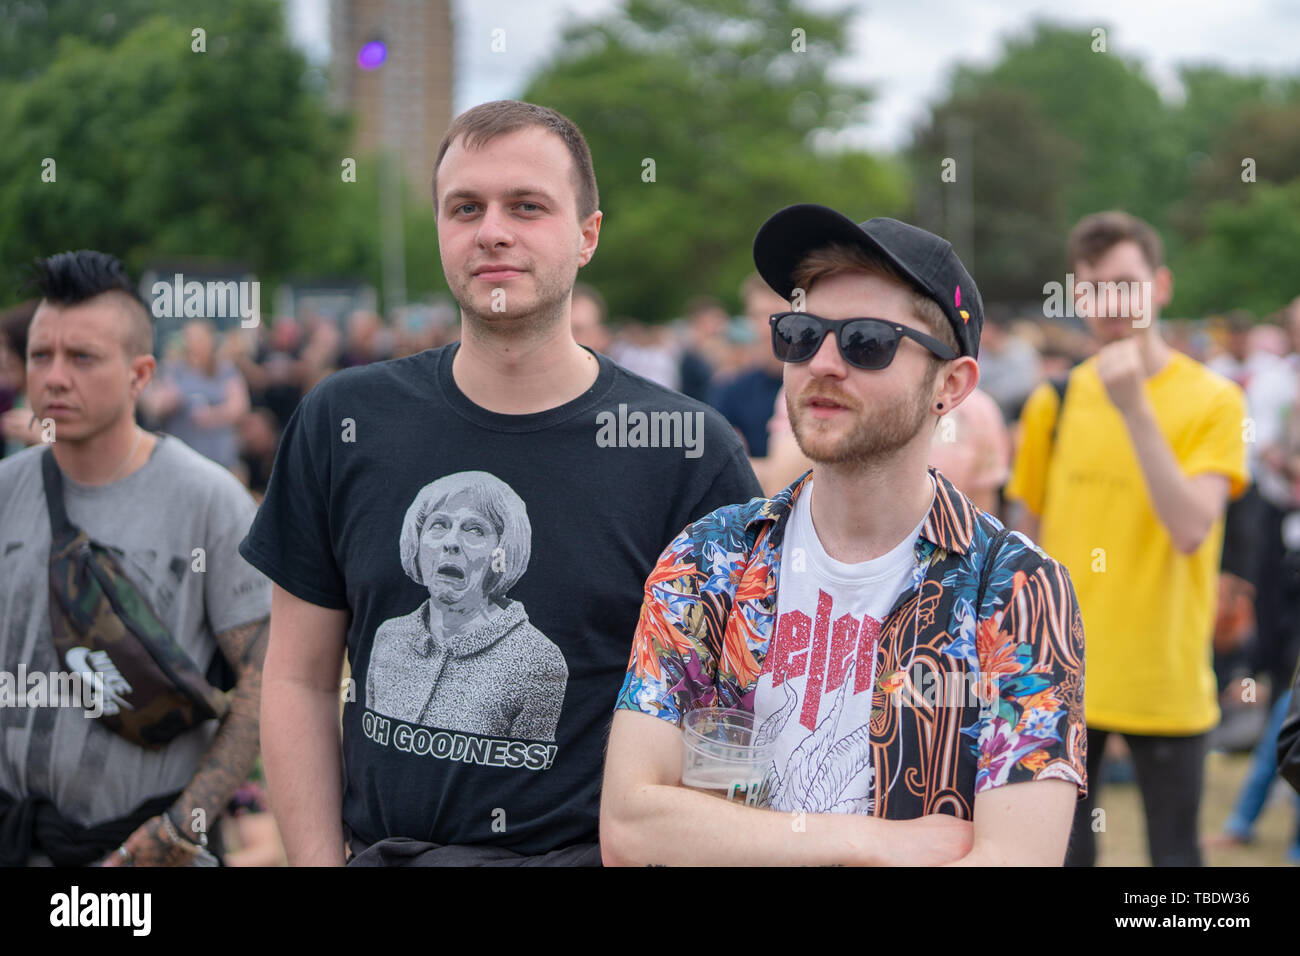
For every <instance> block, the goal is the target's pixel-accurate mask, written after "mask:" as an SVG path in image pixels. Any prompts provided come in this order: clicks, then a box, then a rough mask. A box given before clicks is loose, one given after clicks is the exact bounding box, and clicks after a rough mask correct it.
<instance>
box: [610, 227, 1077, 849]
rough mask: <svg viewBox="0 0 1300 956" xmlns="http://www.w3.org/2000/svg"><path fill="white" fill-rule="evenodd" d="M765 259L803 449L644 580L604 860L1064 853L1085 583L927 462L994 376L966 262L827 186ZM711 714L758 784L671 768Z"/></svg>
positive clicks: (761, 266) (698, 528)
mask: <svg viewBox="0 0 1300 956" xmlns="http://www.w3.org/2000/svg"><path fill="white" fill-rule="evenodd" d="M754 261H755V264H756V265H757V267H758V271H759V274H760V275H762V277H763V278H764V280H766V282H767V283H768V285H770V286H771V287H772V289H773V290H774V291H775V292H776V293H777V294H778V295H780V296H781V297H782V298H785V299H787V300H789V301H790V302H791V304H792V305H794V306H795V307H796V308H799V309H800V310H799V311H792V312H784V313H778V314H776V315H774V316H772V319H771V329H772V346H773V350H774V352H775V353H776V355H777V356H778V357H780V358H781V359H782V360H783V361H784V362H785V363H786V366H785V389H786V396H787V398H786V400H787V404H788V407H789V413H790V421H791V424H792V426H793V429H794V433H795V437H796V438H797V440H798V442H799V445H800V447H801V448H802V449H803V452H804V454H806V455H807V456H808V457H809V458H810V459H811V460H812V461H813V462H814V468H813V470H812V471H811V472H810V473H809V474H807V475H804V476H803V477H802V478H800V479H799V480H798V481H796V482H795V483H794V484H793V485H791V486H790V487H789V488H787V489H785V490H784V491H782V492H781V493H780V494H778V495H776V496H775V497H774V498H771V499H766V500H765V499H755V500H753V501H751V502H749V503H748V504H740V505H732V506H728V507H726V508H721V509H719V510H717V511H715V512H713V513H712V514H710V515H708V516H706V517H704V518H702V519H701V520H699V521H697V522H695V523H693V524H691V525H689V526H687V528H686V529H685V530H684V531H683V532H682V533H681V534H680V535H678V537H677V538H676V539H674V541H673V542H672V544H670V545H669V546H668V549H667V550H666V551H665V552H664V554H663V555H662V556H661V558H660V560H659V564H658V565H657V567H656V568H655V570H654V572H653V573H652V574H651V576H650V578H649V579H648V581H647V582H646V589H645V598H644V602H643V605H642V609H641V618H640V622H639V624H638V626H637V633H636V637H635V639H634V641H633V649H632V656H631V660H630V662H629V666H628V672H627V675H626V677H625V679H624V682H623V688H622V691H621V693H620V695H619V699H618V703H617V709H616V712H615V716H614V721H613V725H612V728H611V732H610V742H609V750H608V757H607V761H606V767H605V783H604V791H603V798H602V804H601V841H600V842H601V849H602V853H603V856H604V860H605V862H606V863H607V864H609V863H685V864H689V863H713V864H924V865H931V864H941V863H954V862H960V863H965V864H991V863H1010V864H1047V865H1060V863H1061V862H1062V860H1063V858H1064V856H1065V850H1066V843H1067V840H1068V837H1069V833H1070V823H1071V817H1072V814H1073V811H1074V805H1075V802H1076V799H1077V798H1078V797H1080V796H1081V795H1082V794H1084V793H1086V791H1087V783H1086V771H1085V767H1086V753H1085V746H1086V733H1085V730H1084V719H1083V625H1082V621H1081V619H1080V616H1079V610H1078V605H1077V602H1076V600H1075V595H1074V589H1073V586H1072V585H1071V583H1070V578H1069V575H1068V573H1067V572H1066V570H1065V568H1063V567H1062V566H1061V565H1060V564H1058V563H1057V562H1055V561H1053V560H1052V559H1051V558H1049V557H1047V556H1046V555H1045V554H1043V553H1042V551H1040V550H1039V549H1038V548H1037V547H1036V546H1035V545H1034V544H1033V543H1032V542H1031V541H1029V539H1028V538H1026V537H1024V536H1023V535H1019V534H1014V533H1009V532H1006V531H1004V530H1003V529H1002V526H1001V524H1000V523H999V522H998V521H997V520H996V519H995V518H992V517H991V516H989V515H987V514H985V513H984V512H982V511H980V510H979V509H978V508H976V507H975V506H974V505H973V504H972V503H971V502H970V500H969V499H968V498H966V497H965V496H964V495H962V494H961V493H960V492H959V491H957V490H956V489H955V488H953V486H952V485H951V484H950V483H949V482H948V481H947V480H946V479H945V478H944V477H943V475H941V474H940V473H939V472H937V471H935V470H934V469H932V468H927V466H926V459H927V455H928V454H929V449H930V442H931V437H932V432H933V429H934V426H935V424H936V421H937V419H938V417H939V416H942V415H943V414H945V413H947V412H949V411H951V410H952V409H953V408H955V407H956V406H957V405H959V404H960V403H961V402H962V401H963V400H964V399H965V398H966V396H967V395H969V394H970V392H971V391H972V390H973V389H974V388H975V385H976V382H977V380H978V378H979V370H978V366H977V365H976V362H975V358H974V356H975V354H976V353H977V351H978V346H979V332H980V325H981V322H982V308H981V302H980V296H979V292H978V290H977V289H976V287H975V283H974V281H973V280H972V279H971V277H970V275H969V274H968V273H967V272H966V270H965V268H964V267H963V266H962V264H961V262H960V260H959V259H958V258H957V256H956V255H955V254H954V253H953V251H952V247H951V246H950V245H949V244H948V243H947V242H946V241H944V240H943V239H941V238H939V237H938V236H934V235H932V234H930V233H928V232H925V231H924V230H921V229H917V228H915V227H913V226H909V225H907V224H905V223H901V222H897V221H896V220H892V219H872V220H869V221H867V222H865V223H862V224H861V225H856V224H854V223H853V222H852V221H851V220H849V219H847V218H845V217H844V216H842V215H840V214H839V213H837V212H834V211H833V210H830V209H827V208H825V207H822V206H813V205H799V206H791V207H789V208H787V209H784V210H781V211H780V212H778V213H777V214H775V215H774V216H772V217H771V218H770V219H769V220H768V221H767V223H765V224H764V225H763V227H762V228H761V229H760V230H759V233H758V236H757V238H756V239H755V242H754ZM800 307H801V308H800ZM707 707H720V708H727V709H731V710H738V711H741V712H742V713H748V714H752V724H753V726H754V727H755V728H757V730H756V733H755V735H754V737H753V738H752V739H750V740H748V741H744V740H742V741H739V742H748V743H751V744H753V745H755V746H758V747H764V748H768V749H769V752H770V760H768V757H767V754H766V753H765V754H764V755H763V758H762V760H763V762H762V764H761V766H764V767H766V768H767V769H766V771H765V775H764V772H757V773H751V774H750V775H749V776H750V777H753V778H759V777H761V778H762V783H761V786H760V785H759V782H758V780H757V779H752V780H748V781H737V785H728V786H727V787H726V788H725V789H722V790H719V791H715V792H717V793H721V794H722V795H725V796H734V798H733V799H729V800H723V799H717V797H716V796H709V795H707V794H706V793H703V792H699V791H696V790H691V789H689V788H687V787H686V786H684V785H683V783H682V762H683V746H684V743H683V739H682V734H681V732H680V731H679V730H678V726H679V725H680V724H681V723H682V718H683V715H685V714H687V713H688V712H690V711H693V710H697V709H701V708H707ZM733 742H736V741H733ZM714 769H721V767H719V768H714ZM772 811H776V812H772Z"/></svg>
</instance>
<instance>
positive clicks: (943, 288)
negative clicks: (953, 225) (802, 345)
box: [754, 203, 984, 356]
mask: <svg viewBox="0 0 1300 956" xmlns="http://www.w3.org/2000/svg"><path fill="white" fill-rule="evenodd" d="M832 242H841V243H844V244H846V245H856V246H861V247H862V248H864V249H866V250H867V251H868V252H871V253H873V254H875V255H877V256H882V257H883V258H884V259H886V260H887V261H888V262H890V263H892V264H893V265H894V266H895V267H896V268H897V269H898V271H899V272H901V273H902V274H903V275H904V276H906V277H907V279H908V280H909V281H910V282H911V283H912V285H914V286H915V287H916V288H917V290H918V291H920V292H921V293H922V294H923V295H925V296H926V297H927V298H929V299H933V300H934V301H935V302H937V303H938V304H939V308H941V309H943V314H944V315H946V316H947V317H948V321H949V323H950V324H951V325H952V329H953V332H954V333H955V334H956V336H957V343H958V345H959V346H960V348H959V349H958V351H959V352H960V353H961V354H962V355H970V356H976V355H978V354H979V347H980V329H981V328H982V327H983V325H984V302H983V300H981V299H980V291H979V289H978V288H977V287H976V286H975V280H974V279H972V278H971V276H970V273H969V272H967V271H966V267H965V266H964V265H962V264H961V260H960V259H958V258H957V253H955V252H953V250H952V243H950V242H949V241H948V240H947V239H944V238H942V237H940V236H936V235H935V234H934V233H932V232H926V231H925V230H924V229H920V228H918V227H916V226H911V225H908V224H907V223H905V222H899V221H898V220H897V219H887V218H885V217H883V216H882V217H877V218H875V219H868V220H867V221H866V222H864V223H860V224H859V223H855V222H854V221H853V220H851V219H849V218H848V217H847V216H844V215H842V214H840V213H838V212H836V211H835V210H834V209H829V208H827V207H826V206H818V205H816V204H815V203H800V204H799V205H797V206H786V207H785V208H784V209H782V210H781V211H780V212H777V213H774V214H773V215H772V217H771V218H770V219H768V220H767V222H765V223H763V225H762V226H760V227H759V230H758V235H756V236H755V237H754V265H755V266H756V267H757V268H758V274H759V275H761V276H762V277H763V279H764V281H765V282H767V284H768V285H770V286H771V287H772V289H773V291H775V292H776V293H777V294H778V295H779V296H781V298H783V299H787V300H788V299H790V297H791V296H792V295H794V289H795V284H794V280H793V279H792V275H793V273H794V270H795V268H796V267H797V266H798V265H799V263H800V262H802V261H803V259H804V256H806V255H807V254H808V253H810V252H813V251H814V250H816V249H820V248H821V247H823V246H825V245H827V244H828V243H832Z"/></svg>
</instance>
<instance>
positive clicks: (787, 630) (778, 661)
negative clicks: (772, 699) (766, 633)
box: [760, 611, 812, 687]
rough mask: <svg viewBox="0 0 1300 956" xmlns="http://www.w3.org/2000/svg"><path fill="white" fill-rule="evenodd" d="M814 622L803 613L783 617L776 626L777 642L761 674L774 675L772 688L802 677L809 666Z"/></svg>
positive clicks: (792, 613)
mask: <svg viewBox="0 0 1300 956" xmlns="http://www.w3.org/2000/svg"><path fill="white" fill-rule="evenodd" d="M811 633H812V621H811V620H810V619H809V617H808V615H807V614H804V613H803V612H802V611H789V612H787V613H785V614H782V615H781V619H780V621H778V622H777V625H776V640H775V641H774V642H773V645H774V646H773V647H772V649H771V650H770V651H769V652H768V654H767V657H766V658H765V659H764V661H763V670H762V671H761V672H760V673H763V674H767V673H769V672H770V673H771V674H772V686H773V687H780V686H781V685H782V684H783V683H785V681H786V679H787V678H790V677H802V676H803V672H804V668H805V667H806V666H807V665H808V655H807V650H808V639H809V637H810V635H811Z"/></svg>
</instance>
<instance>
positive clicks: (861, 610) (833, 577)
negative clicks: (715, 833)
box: [754, 480, 925, 813]
mask: <svg viewBox="0 0 1300 956" xmlns="http://www.w3.org/2000/svg"><path fill="white" fill-rule="evenodd" d="M812 496H813V485H812V481H811V480H810V481H809V483H808V487H807V488H805V489H804V492H803V494H801V495H799V497H798V498H797V499H796V500H795V505H794V511H793V513H792V514H791V516H790V521H789V525H788V526H787V528H786V542H785V546H784V549H783V552H782V555H781V577H780V588H779V591H778V593H777V605H776V614H777V621H776V630H775V633H774V635H773V637H772V644H771V647H770V648H769V649H768V654H767V658H766V659H765V661H764V664H763V671H762V674H761V675H760V676H759V678H758V688H757V690H756V692H755V694H754V710H755V716H756V718H757V723H758V725H759V727H760V736H762V737H767V738H769V739H770V738H774V739H775V741H776V752H775V754H774V756H773V767H772V771H771V776H770V781H769V782H770V785H771V794H770V804H769V805H770V807H771V808H772V809H773V810H804V811H807V812H809V813H870V812H871V810H872V799H871V790H872V767H871V750H870V748H869V746H868V734H869V722H870V720H871V697H872V685H873V682H874V680H875V674H874V673H873V669H874V664H875V656H876V645H877V642H878V639H879V636H880V625H881V622H882V621H883V620H884V618H885V616H886V615H887V614H888V613H889V611H890V610H891V609H892V608H893V606H894V602H895V601H896V600H897V599H898V596H899V595H900V594H901V593H903V591H904V589H905V588H907V587H908V585H909V584H910V583H911V578H912V570H913V567H914V566H915V558H914V556H913V548H914V544H915V541H916V537H917V535H919V534H920V533H921V526H922V525H924V524H925V519H924V518H922V519H921V521H920V522H918V523H917V526H916V528H915V529H913V531H912V533H911V534H909V535H908V536H907V537H905V538H904V539H903V540H902V541H900V542H899V543H898V545H897V546H896V547H894V548H893V549H891V550H890V551H889V552H888V553H886V554H883V555H881V556H880V557H878V558H873V559H872V560H870V561H863V562H860V563H858V564H845V563H844V562H842V561H836V560H835V559H834V558H832V557H831V556H830V555H828V554H827V553H826V550H825V548H823V547H822V544H821V541H820V540H818V538H817V533H816V531H815V530H814V528H813V521H812Z"/></svg>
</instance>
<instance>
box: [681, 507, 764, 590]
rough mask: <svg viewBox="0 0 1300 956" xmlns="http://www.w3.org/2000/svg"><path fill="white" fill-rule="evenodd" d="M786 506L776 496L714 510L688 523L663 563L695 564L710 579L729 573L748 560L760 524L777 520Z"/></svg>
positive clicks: (760, 526)
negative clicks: (716, 575)
mask: <svg viewBox="0 0 1300 956" xmlns="http://www.w3.org/2000/svg"><path fill="white" fill-rule="evenodd" d="M787 492H788V489H787ZM787 492H782V494H783V495H784V494H787ZM788 507H789V504H788V502H785V503H784V505H783V503H782V501H781V497H780V496H777V497H776V498H763V497H756V498H750V499H749V500H748V501H742V502H739V503H737V504H731V505H724V506H723V507H721V508H716V509H714V510H713V511H710V512H709V513H708V514H706V515H704V516H703V517H701V518H697V519H696V520H695V521H692V522H691V523H690V524H688V525H687V526H686V527H685V528H684V529H683V530H682V532H681V534H679V535H678V536H677V537H676V538H675V539H674V540H673V542H672V543H671V544H670V545H669V546H668V550H667V552H666V553H665V556H664V560H665V561H666V562H667V563H668V565H669V566H676V565H680V564H683V563H688V564H692V565H698V566H699V567H700V568H701V569H702V570H704V571H705V572H706V573H707V574H709V575H710V577H711V579H712V578H713V576H714V575H715V574H718V573H725V574H729V573H730V572H731V571H732V570H734V569H735V568H736V567H738V566H739V565H741V564H744V563H746V562H747V561H748V560H749V557H750V555H751V553H752V551H753V549H754V545H755V543H756V541H757V539H758V532H759V531H760V530H761V528H762V525H763V524H764V523H771V522H774V521H776V520H778V519H779V518H780V516H781V513H782V512H783V510H784V511H786V512H788ZM733 583H734V582H733Z"/></svg>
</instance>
